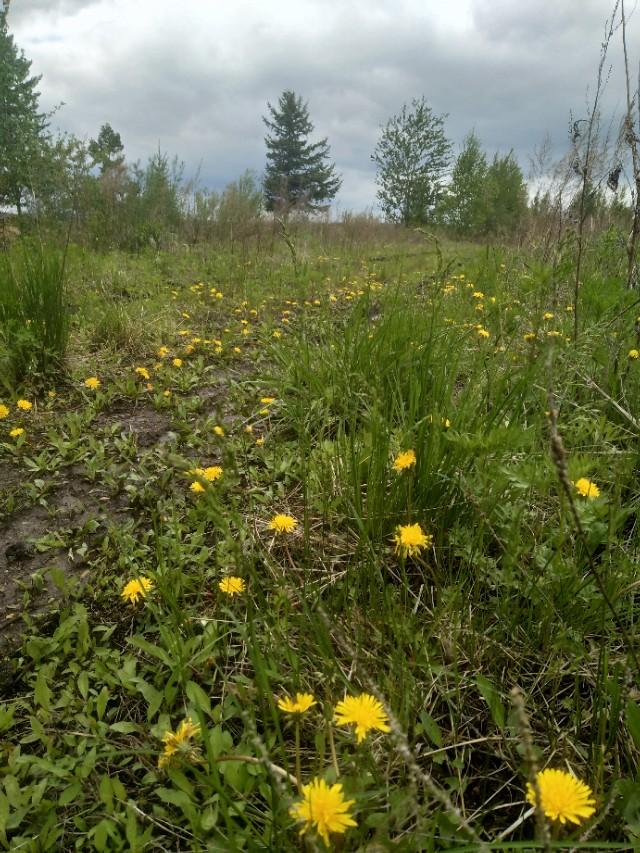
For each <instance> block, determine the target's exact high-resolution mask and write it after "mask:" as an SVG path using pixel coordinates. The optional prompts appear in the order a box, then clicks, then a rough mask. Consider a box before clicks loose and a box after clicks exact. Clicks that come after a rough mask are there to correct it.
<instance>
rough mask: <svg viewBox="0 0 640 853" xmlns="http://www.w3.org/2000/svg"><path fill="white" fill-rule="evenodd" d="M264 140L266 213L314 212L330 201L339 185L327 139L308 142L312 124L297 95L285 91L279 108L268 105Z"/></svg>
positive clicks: (305, 105) (306, 107)
mask: <svg viewBox="0 0 640 853" xmlns="http://www.w3.org/2000/svg"><path fill="white" fill-rule="evenodd" d="M267 107H268V109H269V117H263V121H264V123H265V125H266V126H267V128H268V130H269V134H268V135H267V136H266V137H265V145H266V146H267V167H266V169H265V176H264V182H263V190H264V196H265V202H266V208H267V210H275V211H280V212H285V213H286V212H287V211H289V210H291V209H296V210H301V211H305V210H317V209H318V208H321V207H322V206H323V205H325V204H326V203H327V202H330V201H331V200H332V199H333V198H334V197H335V195H336V193H337V192H338V190H339V189H340V185H341V183H342V181H341V179H340V177H339V176H338V175H337V174H336V171H335V165H334V164H330V163H328V162H326V161H327V160H328V158H329V156H330V152H329V145H328V143H327V139H326V138H325V139H321V140H320V141H319V142H309V141H308V137H309V135H310V134H311V133H312V132H313V124H312V123H311V119H310V118H309V109H308V105H307V104H306V103H303V101H302V98H301V97H300V96H298V97H296V94H295V92H292V91H291V90H289V89H287V90H285V91H284V92H283V93H282V95H280V98H279V99H278V106H277V107H273V106H272V105H271V104H269V103H268V104H267Z"/></svg>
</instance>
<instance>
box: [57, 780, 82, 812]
mask: <svg viewBox="0 0 640 853" xmlns="http://www.w3.org/2000/svg"><path fill="white" fill-rule="evenodd" d="M81 793H82V785H81V784H80V782H72V783H71V785H68V786H67V787H66V788H65V789H64V791H63V792H62V793H61V794H60V796H59V797H58V805H59V806H68V805H69V803H72V802H73V801H74V800H75V799H76V797H77V796H78V795H79V794H81Z"/></svg>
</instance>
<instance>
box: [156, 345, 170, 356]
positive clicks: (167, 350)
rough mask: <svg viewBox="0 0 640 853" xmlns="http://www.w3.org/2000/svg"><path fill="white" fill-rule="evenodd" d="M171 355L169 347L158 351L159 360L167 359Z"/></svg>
mask: <svg viewBox="0 0 640 853" xmlns="http://www.w3.org/2000/svg"><path fill="white" fill-rule="evenodd" d="M168 355H169V347H160V349H159V350H158V358H166V357H167V356H168Z"/></svg>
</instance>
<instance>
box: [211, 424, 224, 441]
mask: <svg viewBox="0 0 640 853" xmlns="http://www.w3.org/2000/svg"><path fill="white" fill-rule="evenodd" d="M213 431H214V433H215V434H216V435H217V436H220V438H222V437H223V436H224V430H223V429H222V427H221V426H214V428H213Z"/></svg>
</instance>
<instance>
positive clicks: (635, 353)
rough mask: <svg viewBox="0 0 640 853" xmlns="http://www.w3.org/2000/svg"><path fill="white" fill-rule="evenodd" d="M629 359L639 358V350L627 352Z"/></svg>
mask: <svg viewBox="0 0 640 853" xmlns="http://www.w3.org/2000/svg"><path fill="white" fill-rule="evenodd" d="M629 358H640V350H637V349H630V350H629Z"/></svg>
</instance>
